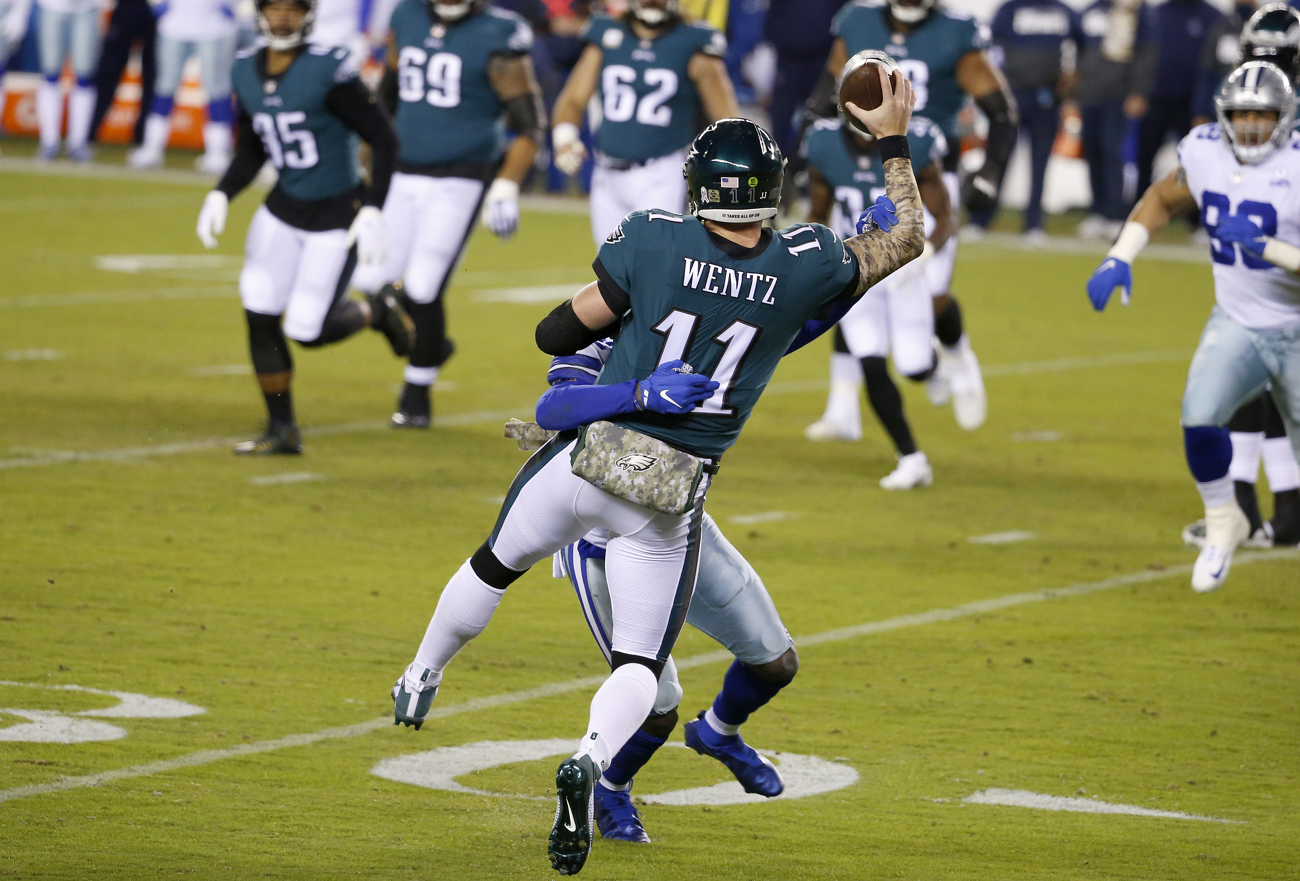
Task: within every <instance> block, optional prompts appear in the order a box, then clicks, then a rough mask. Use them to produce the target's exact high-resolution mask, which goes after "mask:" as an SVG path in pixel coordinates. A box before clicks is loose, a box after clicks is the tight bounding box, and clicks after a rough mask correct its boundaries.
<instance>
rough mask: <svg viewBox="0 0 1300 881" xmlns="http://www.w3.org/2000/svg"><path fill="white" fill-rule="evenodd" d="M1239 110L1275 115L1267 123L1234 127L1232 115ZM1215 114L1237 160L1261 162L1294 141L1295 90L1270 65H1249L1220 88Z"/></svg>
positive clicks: (1243, 124) (1289, 80) (1283, 75)
mask: <svg viewBox="0 0 1300 881" xmlns="http://www.w3.org/2000/svg"><path fill="white" fill-rule="evenodd" d="M1239 110H1258V111H1262V112H1266V113H1276V114H1277V119H1276V120H1275V121H1274V122H1272V123H1271V124H1268V123H1235V122H1233V119H1232V115H1233V113H1234V112H1236V111H1239ZM1214 112H1215V114H1216V115H1217V116H1218V117H1219V127H1220V128H1221V129H1223V135H1224V137H1226V138H1227V139H1228V145H1229V146H1230V147H1232V152H1233V153H1234V154H1236V156H1237V159H1239V160H1240V161H1241V162H1243V163H1245V164H1247V165H1253V164H1254V163H1256V162H1260V161H1262V160H1263V159H1264V158H1265V157H1267V156H1268V155H1269V154H1270V153H1272V152H1273V151H1274V150H1276V149H1277V148H1278V147H1280V146H1282V145H1283V144H1284V143H1286V141H1287V139H1288V138H1290V137H1291V126H1292V124H1293V123H1294V122H1295V89H1293V88H1292V87H1291V79H1290V77H1288V76H1287V75H1286V74H1284V73H1283V72H1282V71H1281V69H1280V68H1278V67H1277V66H1275V65H1273V64H1270V63H1269V62H1267V61H1247V62H1246V63H1245V64H1243V65H1241V66H1240V67H1238V68H1237V69H1236V70H1234V71H1233V72H1232V73H1230V74H1228V78H1227V79H1226V80H1224V81H1223V85H1222V86H1220V87H1219V92H1218V94H1217V95H1215V96H1214Z"/></svg>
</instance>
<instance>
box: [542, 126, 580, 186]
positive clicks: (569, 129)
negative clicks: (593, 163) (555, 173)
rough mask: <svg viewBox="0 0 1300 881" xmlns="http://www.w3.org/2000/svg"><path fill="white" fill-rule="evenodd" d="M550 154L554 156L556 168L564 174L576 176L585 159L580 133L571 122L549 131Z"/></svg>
mask: <svg viewBox="0 0 1300 881" xmlns="http://www.w3.org/2000/svg"><path fill="white" fill-rule="evenodd" d="M551 152H552V153H554V154H555V167H556V168H558V169H559V170H560V171H562V172H564V173H565V174H569V175H573V174H577V173H578V172H579V171H581V170H582V163H583V162H584V161H585V160H586V158H587V148H586V147H584V146H583V145H582V132H580V131H579V130H578V127H577V126H576V125H574V124H573V123H571V122H562V123H560V124H559V125H557V126H556V127H555V128H554V129H552V130H551Z"/></svg>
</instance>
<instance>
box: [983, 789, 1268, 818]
mask: <svg viewBox="0 0 1300 881" xmlns="http://www.w3.org/2000/svg"><path fill="white" fill-rule="evenodd" d="M962 801H964V802H966V803H967V804H972V805H1005V806H1006V807H1012V808H1037V809H1038V810H1040V811H1077V812H1078V813H1082V814H1129V815H1131V816H1134V817H1164V818H1166V819H1169V820H1201V821H1203V822H1206V823H1241V822H1243V821H1242V820H1224V819H1222V818H1221V817H1202V816H1200V815H1198V814H1184V813H1182V812H1181V811H1157V810H1155V809H1154V808H1139V807H1136V806H1134V805H1116V804H1110V803H1109V802H1104V801H1095V800H1094V799H1090V798H1064V797H1062V796H1059V795H1043V794H1042V793H1038V792H1027V791H1025V790H1023V789H985V790H983V791H981V792H977V793H975V794H974V795H969V796H967V797H966V798H964V799H962Z"/></svg>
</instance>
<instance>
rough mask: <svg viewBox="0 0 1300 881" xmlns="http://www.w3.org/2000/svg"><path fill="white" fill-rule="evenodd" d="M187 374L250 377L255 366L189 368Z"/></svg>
mask: <svg viewBox="0 0 1300 881" xmlns="http://www.w3.org/2000/svg"><path fill="white" fill-rule="evenodd" d="M185 372H186V373H187V374H189V375H190V376H248V375H249V374H251V373H252V372H253V365H251V364H213V365H211V366H209V367H189V368H186V370H185Z"/></svg>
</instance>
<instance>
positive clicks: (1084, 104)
mask: <svg viewBox="0 0 1300 881" xmlns="http://www.w3.org/2000/svg"><path fill="white" fill-rule="evenodd" d="M1082 21H1083V45H1082V46H1081V47H1080V50H1079V61H1078V85H1077V86H1076V87H1075V93H1074V97H1075V100H1076V101H1078V102H1079V113H1080V116H1081V117H1082V122H1083V156H1084V159H1085V160H1087V162H1088V181H1089V183H1090V184H1091V186H1092V207H1091V209H1090V211H1089V213H1088V217H1087V218H1086V219H1085V220H1084V221H1083V223H1080V224H1079V235H1081V236H1083V237H1084V238H1094V239H1109V238H1113V237H1114V236H1116V235H1118V234H1119V229H1120V227H1121V226H1122V225H1123V223H1124V218H1125V217H1127V216H1128V205H1127V203H1126V201H1125V199H1124V134H1125V127H1126V122H1125V120H1126V118H1128V117H1132V118H1137V117H1140V116H1142V114H1143V113H1145V111H1146V106H1147V97H1146V96H1147V95H1148V94H1149V93H1150V91H1151V80H1152V77H1153V76H1154V74H1155V65H1156V45H1155V42H1154V39H1155V37H1154V25H1153V22H1152V20H1151V15H1150V12H1149V11H1148V10H1147V9H1146V8H1144V7H1143V6H1142V4H1141V0H1120V2H1112V0H1097V2H1096V3H1094V4H1092V5H1091V6H1089V7H1088V8H1087V9H1085V10H1084V11H1083V16H1082Z"/></svg>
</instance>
